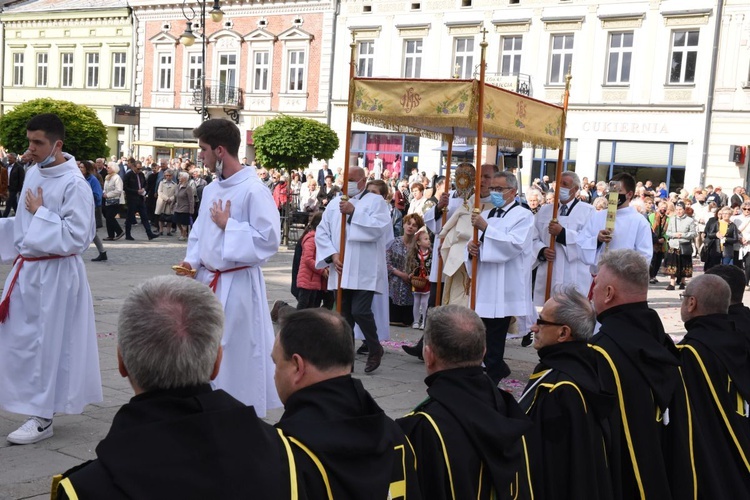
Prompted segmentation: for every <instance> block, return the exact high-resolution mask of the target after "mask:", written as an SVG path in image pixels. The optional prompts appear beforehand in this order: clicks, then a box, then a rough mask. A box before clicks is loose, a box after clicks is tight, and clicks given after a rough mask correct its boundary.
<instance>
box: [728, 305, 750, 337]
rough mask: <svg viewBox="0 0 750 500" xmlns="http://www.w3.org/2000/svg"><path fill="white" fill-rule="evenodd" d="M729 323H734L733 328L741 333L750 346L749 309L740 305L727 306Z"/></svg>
mask: <svg viewBox="0 0 750 500" xmlns="http://www.w3.org/2000/svg"><path fill="white" fill-rule="evenodd" d="M729 321H731V322H732V323H734V328H735V329H736V330H737V331H738V332H740V333H742V335H743V336H744V337H745V341H746V342H747V343H748V345H750V308H748V307H747V306H746V305H744V304H742V303H739V304H732V305H731V306H729Z"/></svg>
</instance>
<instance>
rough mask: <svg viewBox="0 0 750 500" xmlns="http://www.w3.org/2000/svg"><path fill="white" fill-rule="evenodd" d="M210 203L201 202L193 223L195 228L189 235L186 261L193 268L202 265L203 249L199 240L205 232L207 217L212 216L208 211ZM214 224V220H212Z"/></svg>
mask: <svg viewBox="0 0 750 500" xmlns="http://www.w3.org/2000/svg"><path fill="white" fill-rule="evenodd" d="M209 205H210V204H209V203H201V206H200V208H199V209H198V218H197V219H196V220H195V223H194V224H193V228H192V229H191V230H190V234H189V235H188V245H187V251H186V252H185V259H184V260H185V262H187V263H188V264H190V267H191V268H193V269H198V267H200V265H201V250H200V244H199V241H201V239H202V238H201V233H202V232H203V231H202V229H203V224H204V223H205V222H206V217H208V218H209V219H210V218H211V214H210V213H209V211H208V207H209ZM211 223H212V224H213V222H211Z"/></svg>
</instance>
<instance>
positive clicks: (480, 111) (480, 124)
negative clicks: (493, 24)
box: [469, 28, 487, 309]
mask: <svg viewBox="0 0 750 500" xmlns="http://www.w3.org/2000/svg"><path fill="white" fill-rule="evenodd" d="M486 36H487V29H486V28H484V29H482V42H481V43H480V44H479V46H480V47H481V57H480V62H479V102H478V103H477V143H476V144H477V145H476V148H477V154H476V159H475V160H476V175H475V182H474V213H475V214H478V213H481V212H482V211H481V209H480V208H479V207H480V204H481V200H480V197H481V194H480V190H481V183H482V136H483V134H484V76H485V66H486V64H485V57H486V54H487V40H486ZM473 241H474V244H478V243H479V230H478V229H477V228H476V227H475V228H474V240H473ZM478 264H479V259H477V258H474V259H471V291H470V302H469V307H471V308H472V309H474V308H475V306H476V303H477V265H478Z"/></svg>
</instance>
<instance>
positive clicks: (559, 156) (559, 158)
mask: <svg viewBox="0 0 750 500" xmlns="http://www.w3.org/2000/svg"><path fill="white" fill-rule="evenodd" d="M572 78H573V77H572V76H571V74H570V68H568V74H567V75H565V94H564V96H563V113H562V120H561V122H560V149H559V150H558V153H557V168H555V201H554V203H553V204H552V221H551V222H557V210H558V208H559V204H560V188H559V186H560V180H561V179H560V177H561V176H562V172H563V152H564V150H565V122H566V121H567V119H568V98H569V97H570V80H571V79H572ZM549 247H550V248H555V236H553V235H550V237H549ZM555 258H557V256H555ZM554 263H555V262H554V261H552V260H550V261H548V262H547V288H546V289H545V291H544V301H545V302H547V300H549V296H550V293H551V291H552V266H553V264H554Z"/></svg>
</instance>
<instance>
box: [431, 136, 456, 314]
mask: <svg viewBox="0 0 750 500" xmlns="http://www.w3.org/2000/svg"><path fill="white" fill-rule="evenodd" d="M447 152H448V161H447V168H446V170H445V181H443V186H444V188H443V189H444V190H445V192H446V193H448V192H450V189H449V187H450V185H451V157H452V156H453V134H451V135H450V137H448V151H447ZM438 201H440V200H438ZM441 217H442V222H441V225H440V229H441V231H442V229H443V227H444V226H445V223H446V222H447V221H448V207H445V208H443V214H442V215H441ZM438 234H439V233H438ZM439 239H440V247H442V246H443V239H444V238H439ZM442 303H443V253H442V252H440V251H438V268H437V290H436V291H435V305H436V306H439V305H442Z"/></svg>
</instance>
